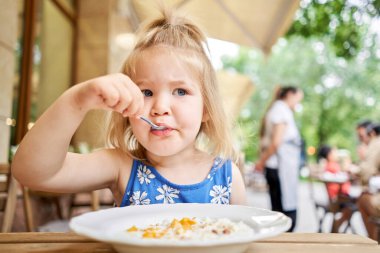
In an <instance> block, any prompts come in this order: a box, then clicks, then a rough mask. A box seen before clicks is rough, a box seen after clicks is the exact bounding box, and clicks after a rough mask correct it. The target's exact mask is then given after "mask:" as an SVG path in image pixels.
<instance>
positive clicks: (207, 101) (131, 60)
mask: <svg viewBox="0 0 380 253" xmlns="http://www.w3.org/2000/svg"><path fill="white" fill-rule="evenodd" d="M157 46H165V48H169V49H170V50H172V51H174V50H178V49H180V50H183V52H185V53H183V54H180V56H178V57H179V59H180V60H181V61H182V62H184V63H185V64H187V66H189V68H190V69H191V70H192V71H194V73H196V75H195V76H196V77H197V78H198V79H199V83H200V86H201V87H200V89H201V93H202V97H203V102H204V108H205V114H206V115H208V120H207V121H206V122H202V124H201V128H200V132H199V133H198V135H197V143H198V144H199V140H200V139H202V142H203V143H202V144H206V147H207V149H208V150H207V151H208V152H209V153H211V154H212V155H215V156H219V157H221V158H222V159H226V158H232V159H233V158H234V152H233V148H232V141H231V135H230V133H231V131H230V126H229V121H227V119H226V115H225V112H224V110H223V106H222V103H221V101H222V100H221V96H220V93H219V88H218V82H217V78H216V74H215V70H214V69H213V67H212V65H211V62H210V60H209V58H208V57H207V55H206V52H205V48H207V49H208V47H207V43H206V36H205V35H204V34H203V32H202V31H201V30H200V29H199V27H198V26H196V25H195V24H194V23H193V22H191V21H190V20H189V19H188V18H185V17H184V16H181V15H178V14H177V13H175V12H174V11H173V10H167V9H166V10H165V9H162V10H161V16H160V17H158V18H156V19H154V20H152V21H151V22H149V23H147V25H146V26H145V27H143V29H141V30H140V31H139V33H138V39H137V43H136V45H135V47H134V49H133V50H132V52H131V54H130V55H129V56H128V58H127V59H126V61H125V63H124V66H123V73H124V74H126V75H128V76H129V77H130V78H131V79H132V80H134V76H135V73H136V69H135V66H136V62H137V61H138V59H140V58H141V57H143V56H142V55H143V52H144V50H147V49H149V48H153V47H157ZM176 52H178V51H176ZM174 55H178V53H177V54H174ZM203 136H205V137H207V138H203ZM107 143H108V144H110V145H111V146H112V147H115V148H119V149H121V150H122V151H124V152H126V153H128V154H129V155H130V156H132V157H134V158H136V159H139V160H146V150H145V149H144V148H143V147H142V145H141V144H140V143H139V142H138V141H137V140H136V138H135V136H134V134H133V132H132V129H131V126H130V123H129V120H128V119H125V118H123V117H122V116H121V114H119V113H117V112H112V113H111V116H110V118H109V124H108V133H107ZM198 146H199V145H198Z"/></svg>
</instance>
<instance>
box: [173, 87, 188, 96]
mask: <svg viewBox="0 0 380 253" xmlns="http://www.w3.org/2000/svg"><path fill="white" fill-rule="evenodd" d="M173 94H174V95H178V96H185V95H186V94H187V91H186V90H184V89H175V90H174V92H173Z"/></svg>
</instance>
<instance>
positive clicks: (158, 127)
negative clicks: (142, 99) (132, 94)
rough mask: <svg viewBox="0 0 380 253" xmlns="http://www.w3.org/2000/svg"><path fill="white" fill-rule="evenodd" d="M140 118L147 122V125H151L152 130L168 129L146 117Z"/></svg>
mask: <svg viewBox="0 0 380 253" xmlns="http://www.w3.org/2000/svg"><path fill="white" fill-rule="evenodd" d="M139 118H140V119H142V120H143V121H145V122H146V123H148V124H149V125H150V127H151V128H152V129H154V130H163V129H165V128H166V127H165V126H157V125H156V124H154V123H153V122H152V121H150V120H149V119H147V118H145V117H144V116H139Z"/></svg>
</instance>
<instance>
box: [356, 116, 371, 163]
mask: <svg viewBox="0 0 380 253" xmlns="http://www.w3.org/2000/svg"><path fill="white" fill-rule="evenodd" d="M371 123H372V122H371V121H370V120H363V121H361V122H359V123H358V124H357V125H356V134H357V136H358V139H359V144H358V146H357V149H356V152H357V154H358V158H359V161H363V160H364V158H365V155H366V152H367V148H368V144H369V141H370V138H369V135H368V131H367V128H368V126H369V125H371Z"/></svg>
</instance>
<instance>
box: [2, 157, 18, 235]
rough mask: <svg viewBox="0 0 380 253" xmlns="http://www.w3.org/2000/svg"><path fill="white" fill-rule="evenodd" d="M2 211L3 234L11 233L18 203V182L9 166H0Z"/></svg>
mask: <svg viewBox="0 0 380 253" xmlns="http://www.w3.org/2000/svg"><path fill="white" fill-rule="evenodd" d="M0 177H1V178H0V211H2V212H3V222H2V226H1V232H3V233H6V232H11V229H12V225H13V219H14V214H15V210H16V203H17V188H18V187H17V184H18V183H17V181H16V179H14V177H13V176H12V175H11V173H10V165H9V164H0Z"/></svg>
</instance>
